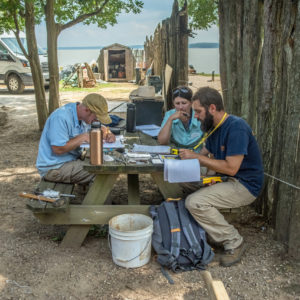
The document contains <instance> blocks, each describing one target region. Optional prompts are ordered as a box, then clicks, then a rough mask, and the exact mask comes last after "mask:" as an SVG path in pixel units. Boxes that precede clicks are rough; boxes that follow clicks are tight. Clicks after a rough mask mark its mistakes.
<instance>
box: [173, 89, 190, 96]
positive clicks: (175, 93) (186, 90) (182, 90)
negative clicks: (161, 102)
mask: <svg viewBox="0 0 300 300" xmlns="http://www.w3.org/2000/svg"><path fill="white" fill-rule="evenodd" d="M188 93H189V90H188V89H187V88H176V89H175V90H173V96H174V97H177V96H178V95H180V94H188Z"/></svg>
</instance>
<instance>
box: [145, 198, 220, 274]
mask: <svg viewBox="0 0 300 300" xmlns="http://www.w3.org/2000/svg"><path fill="white" fill-rule="evenodd" d="M150 215H151V217H152V219H153V234H152V246H153V248H154V250H155V251H156V253H157V255H158V256H157V261H158V263H159V264H160V265H161V266H163V267H166V268H168V269H171V270H172V271H173V272H180V271H190V270H204V269H205V265H207V264H208V263H209V262H210V261H211V260H212V259H213V257H214V253H213V251H212V249H211V247H210V246H209V245H208V243H207V241H206V236H205V231H204V229H203V228H202V227H201V226H200V225H199V224H198V223H197V222H196V221H195V220H194V218H193V217H192V216H191V214H190V213H189V211H188V210H187V209H186V208H185V203H184V200H179V201H170V202H168V201H164V202H163V203H162V204H161V205H160V206H154V205H152V206H150Z"/></svg>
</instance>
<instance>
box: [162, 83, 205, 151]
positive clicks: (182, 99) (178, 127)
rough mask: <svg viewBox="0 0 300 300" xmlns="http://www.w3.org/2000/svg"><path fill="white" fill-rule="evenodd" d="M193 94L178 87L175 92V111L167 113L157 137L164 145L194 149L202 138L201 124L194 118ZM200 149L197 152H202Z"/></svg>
mask: <svg viewBox="0 0 300 300" xmlns="http://www.w3.org/2000/svg"><path fill="white" fill-rule="evenodd" d="M192 96H193V92H192V90H191V89H190V88H189V87H186V86H178V87H177V88H175V89H174V90H173V93H172V98H173V105H174V109H171V110H169V111H167V112H166V114H165V117H164V119H163V121H162V124H161V130H160V132H159V135H158V137H157V139H158V142H159V143H160V144H162V145H168V144H170V143H174V144H175V145H176V146H178V147H180V148H193V147H194V146H196V145H197V143H198V142H199V140H200V139H201V138H202V135H203V132H202V131H201V122H200V121H199V120H197V119H196V118H194V111H193V109H192ZM200 150H201V147H198V148H197V150H196V152H198V151H200Z"/></svg>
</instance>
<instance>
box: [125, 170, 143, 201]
mask: <svg viewBox="0 0 300 300" xmlns="http://www.w3.org/2000/svg"><path fill="white" fill-rule="evenodd" d="M127 182H128V204H129V205H134V204H140V194H139V175H138V174H127Z"/></svg>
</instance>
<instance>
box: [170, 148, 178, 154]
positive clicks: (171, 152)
mask: <svg viewBox="0 0 300 300" xmlns="http://www.w3.org/2000/svg"><path fill="white" fill-rule="evenodd" d="M170 154H173V155H179V149H176V148H171V150H170Z"/></svg>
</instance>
